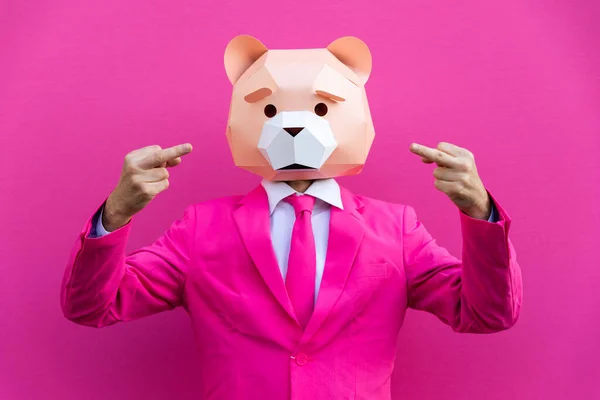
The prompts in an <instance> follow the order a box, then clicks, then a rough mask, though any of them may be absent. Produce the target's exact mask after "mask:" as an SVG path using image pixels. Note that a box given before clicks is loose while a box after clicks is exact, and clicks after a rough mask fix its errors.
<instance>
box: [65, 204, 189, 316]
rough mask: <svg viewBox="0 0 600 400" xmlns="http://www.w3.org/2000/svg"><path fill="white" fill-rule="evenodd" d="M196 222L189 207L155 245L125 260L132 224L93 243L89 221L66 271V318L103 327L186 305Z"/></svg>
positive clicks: (144, 248)
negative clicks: (188, 274) (185, 290)
mask: <svg viewBox="0 0 600 400" xmlns="http://www.w3.org/2000/svg"><path fill="white" fill-rule="evenodd" d="M97 214H98V213H97ZM194 219H195V213H194V208H193V207H188V208H187V209H186V210H185V212H184V215H183V217H182V218H181V219H179V220H178V221H175V222H174V223H173V224H172V225H171V226H170V227H169V229H168V230H167V231H166V232H165V233H164V234H163V235H162V236H161V237H160V238H158V239H157V240H156V241H154V243H152V244H150V245H147V246H145V247H142V248H140V249H137V250H135V251H133V252H131V253H130V254H128V255H126V254H125V246H126V244H127V239H128V237H129V233H130V230H131V222H129V223H128V224H127V225H125V226H123V227H122V228H120V229H117V230H115V231H114V232H111V233H109V234H108V235H105V236H101V237H90V232H91V231H92V227H93V223H94V217H91V218H90V219H89V220H88V221H87V223H86V225H85V226H84V229H83V230H82V231H81V232H80V234H79V237H78V238H77V240H76V242H75V244H74V246H73V250H72V252H71V256H70V258H69V262H68V264H67V268H66V270H65V274H64V278H63V283H62V288H61V306H62V310H63V313H64V315H65V317H66V318H67V319H69V320H71V321H73V322H75V323H78V324H81V325H87V326H93V327H103V326H107V325H112V324H114V323H116V322H119V321H127V320H134V319H138V318H141V317H144V316H147V315H151V314H155V313H158V312H161V311H166V310H170V309H173V308H175V307H177V306H180V305H182V302H183V295H182V292H183V285H184V282H185V274H186V269H187V266H188V264H189V261H190V256H191V254H192V245H193V241H194V237H193V236H194V227H195V220H194Z"/></svg>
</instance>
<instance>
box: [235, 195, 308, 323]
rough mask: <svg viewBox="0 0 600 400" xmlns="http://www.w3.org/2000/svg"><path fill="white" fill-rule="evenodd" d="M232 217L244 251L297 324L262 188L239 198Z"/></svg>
mask: <svg viewBox="0 0 600 400" xmlns="http://www.w3.org/2000/svg"><path fill="white" fill-rule="evenodd" d="M233 216H234V219H235V222H236V224H237V226H238V229H239V232H240V235H241V236H242V240H243V242H244V245H245V246H246V250H247V251H248V254H249V255H250V257H251V258H252V261H253V262H254V265H255V267H256V269H257V270H258V272H259V273H260V275H261V276H262V278H263V280H264V282H265V284H266V285H267V287H268V288H269V290H270V291H271V293H272V294H273V296H274V297H275V299H276V300H277V301H278V302H279V304H280V305H281V306H282V307H283V309H284V310H285V311H286V312H287V314H288V315H289V316H290V317H291V318H292V319H293V320H294V321H295V322H296V323H297V324H298V320H297V319H296V315H295V313H294V310H293V307H292V303H291V302H290V299H289V297H288V295H287V292H286V289H285V284H284V282H283V277H282V276H281V271H280V269H279V266H278V265H277V258H276V257H275V252H274V250H273V243H272V241H271V232H270V228H269V226H270V225H269V205H268V199H267V194H266V192H265V190H264V188H263V187H262V186H258V187H257V188H256V189H254V190H253V191H252V192H250V193H248V194H247V195H246V196H245V197H243V198H242V200H241V201H240V206H239V207H238V208H237V209H236V210H235V211H234V213H233Z"/></svg>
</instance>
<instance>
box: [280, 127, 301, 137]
mask: <svg viewBox="0 0 600 400" xmlns="http://www.w3.org/2000/svg"><path fill="white" fill-rule="evenodd" d="M302 129H304V128H283V130H284V131H286V132H287V133H289V134H290V135H291V136H292V137H296V135H297V134H299V133H300V132H302Z"/></svg>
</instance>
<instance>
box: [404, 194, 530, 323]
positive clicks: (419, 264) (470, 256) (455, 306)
mask: <svg viewBox="0 0 600 400" xmlns="http://www.w3.org/2000/svg"><path fill="white" fill-rule="evenodd" d="M493 203H494V204H495V210H494V211H495V212H496V213H497V215H496V217H497V218H498V221H497V222H495V223H491V222H488V221H483V220H477V219H473V218H471V217H469V216H467V215H466V214H464V213H462V212H461V213H460V220H461V227H462V235H463V251H462V258H463V261H462V262H461V261H460V260H458V259H457V258H455V257H453V256H452V255H450V254H449V253H448V251H447V250H446V249H444V248H442V247H440V246H438V245H437V244H436V242H435V240H434V239H433V238H432V237H431V235H430V234H429V233H428V232H427V231H426V229H425V227H424V226H423V225H422V224H421V223H420V222H419V221H418V220H417V216H416V214H415V211H414V210H413V209H412V208H411V207H406V208H405V210H404V221H403V235H404V260H405V269H406V276H407V284H408V305H409V307H411V308H414V309H417V310H424V311H427V312H430V313H432V314H434V315H436V316H437V317H438V318H439V319H440V320H442V321H443V322H444V323H446V324H448V325H450V326H451V327H452V329H453V330H455V331H457V332H471V333H490V332H497V331H501V330H504V329H508V328H510V327H511V326H513V325H514V324H515V322H516V321H517V318H518V316H519V312H520V308H521V302H522V282H521V271H520V269H519V266H518V264H517V260H516V255H515V251H514V248H513V246H512V244H511V242H510V240H509V239H508V231H509V228H510V218H509V217H508V215H507V214H506V212H505V211H504V210H503V209H502V207H500V206H499V205H498V202H496V201H493Z"/></svg>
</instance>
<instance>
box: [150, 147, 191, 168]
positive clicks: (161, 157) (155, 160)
mask: <svg viewBox="0 0 600 400" xmlns="http://www.w3.org/2000/svg"><path fill="white" fill-rule="evenodd" d="M191 151H192V145H191V144H189V143H185V144H180V145H177V146H173V147H169V148H168V149H164V150H159V151H157V152H155V153H153V154H150V155H149V156H147V157H145V158H144V159H143V160H141V161H140V167H141V168H154V167H158V166H159V165H161V164H164V163H166V162H169V161H171V160H173V159H174V158H177V157H181V156H184V155H186V154H189V153H191Z"/></svg>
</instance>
